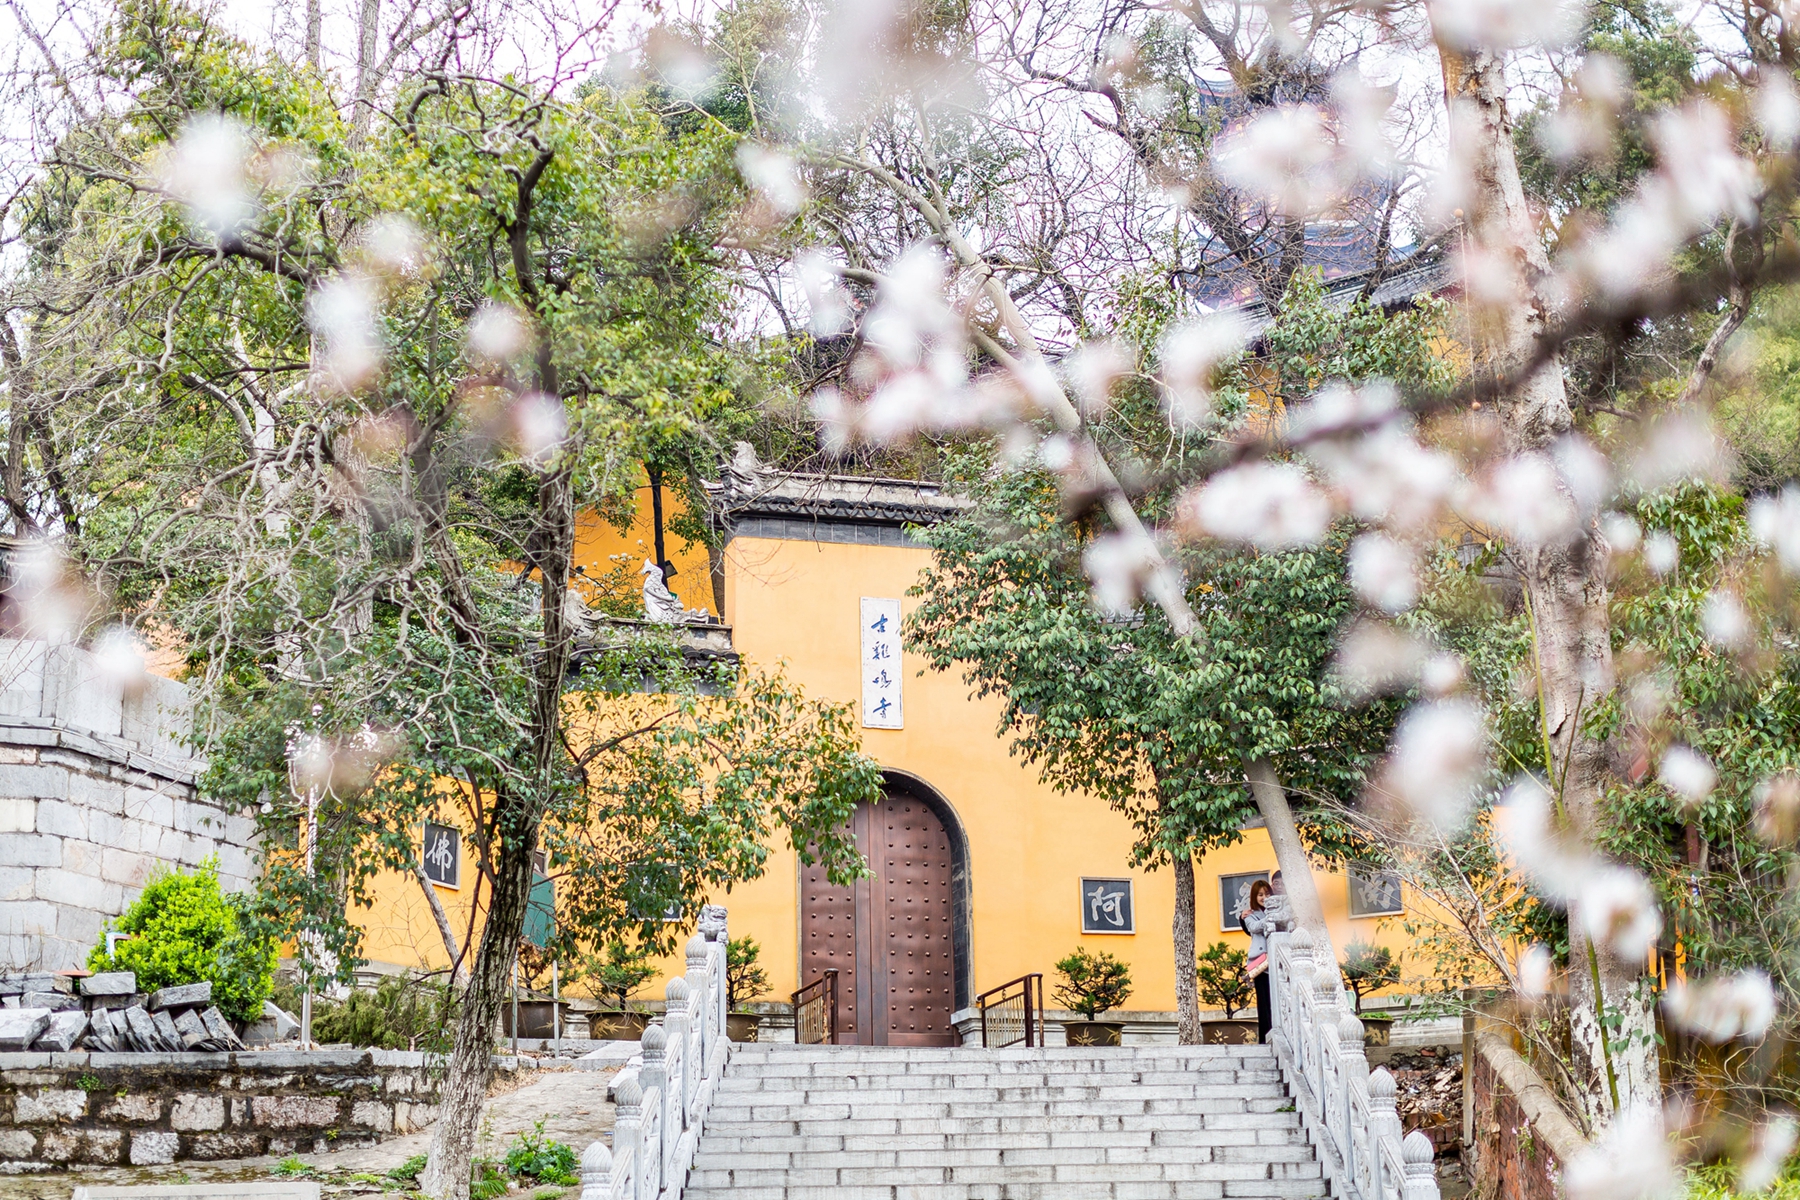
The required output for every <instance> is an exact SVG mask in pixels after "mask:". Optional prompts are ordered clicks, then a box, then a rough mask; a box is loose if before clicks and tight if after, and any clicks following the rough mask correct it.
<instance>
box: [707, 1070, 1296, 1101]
mask: <svg viewBox="0 0 1800 1200" xmlns="http://www.w3.org/2000/svg"><path fill="white" fill-rule="evenodd" d="M864 1082H865V1084H866V1086H861V1087H858V1086H855V1085H848V1086H847V1083H848V1081H846V1080H838V1079H814V1080H809V1081H806V1082H805V1083H803V1084H802V1085H800V1086H793V1085H789V1086H785V1087H750V1086H744V1085H741V1084H740V1085H736V1086H726V1087H722V1088H720V1089H719V1092H718V1100H717V1101H715V1103H727V1104H739V1105H742V1104H945V1103H953V1102H955V1103H964V1104H968V1103H984V1104H985V1103H997V1102H1006V1101H1018V1100H1033V1101H1045V1102H1053V1101H1059V1100H1081V1101H1087V1102H1090V1103H1096V1104H1100V1105H1110V1104H1113V1103H1115V1102H1116V1103H1120V1104H1125V1105H1128V1106H1129V1105H1134V1104H1136V1103H1137V1102H1139V1101H1143V1100H1193V1101H1205V1100H1229V1099H1234V1098H1235V1099H1239V1100H1267V1099H1286V1098H1287V1089H1286V1088H1284V1087H1282V1086H1281V1085H1280V1084H1279V1083H1222V1084H1202V1083H1156V1084H1137V1083H1127V1082H1119V1081H1114V1080H1111V1079H1107V1078H1105V1077H1104V1076H1098V1077H1094V1078H1090V1079H1089V1080H1088V1082H1087V1083H1085V1084H1002V1085H1000V1086H995V1085H994V1084H993V1083H991V1082H989V1081H983V1080H975V1081H972V1082H970V1083H967V1084H948V1085H946V1084H934V1085H932V1086H929V1087H924V1086H921V1087H915V1086H913V1085H912V1084H910V1083H908V1082H906V1081H904V1080H899V1079H893V1080H867V1081H864Z"/></svg>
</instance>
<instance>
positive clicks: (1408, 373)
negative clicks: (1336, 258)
mask: <svg viewBox="0 0 1800 1200" xmlns="http://www.w3.org/2000/svg"><path fill="white" fill-rule="evenodd" d="M1449 321H1450V312H1449V307H1448V305H1447V303H1446V302H1445V301H1443V300H1440V299H1437V298H1434V297H1421V298H1420V299H1419V301H1418V302H1417V303H1416V304H1415V305H1414V306H1413V307H1411V308H1408V309H1404V310H1402V311H1400V312H1398V313H1393V314H1389V313H1386V312H1383V311H1382V310H1381V308H1379V307H1378V306H1376V305H1375V304H1374V303H1372V302H1371V301H1368V300H1362V299H1358V300H1355V301H1353V302H1352V303H1350V304H1349V305H1347V306H1346V307H1344V308H1341V309H1337V308H1333V307H1332V306H1331V305H1330V304H1329V303H1328V302H1327V300H1326V295H1325V281H1324V276H1323V274H1322V273H1321V272H1320V271H1319V270H1318V269H1317V268H1309V269H1307V270H1304V271H1301V272H1300V273H1298V274H1297V275H1295V276H1294V278H1293V280H1292V282H1290V283H1289V285H1288V290H1287V294H1286V295H1285V296H1284V297H1282V301H1281V308H1280V309H1279V311H1278V312H1277V314H1276V320H1275V323H1274V324H1273V325H1271V326H1270V327H1269V329H1268V331H1267V333H1266V334H1265V335H1264V337H1265V339H1266V344H1267V351H1266V353H1265V354H1263V355H1262V356H1259V357H1257V358H1254V359H1246V360H1244V362H1243V366H1242V367H1241V368H1240V371H1239V376H1240V378H1239V381H1238V386H1239V387H1240V388H1247V387H1251V386H1257V385H1258V384H1259V383H1260V381H1261V373H1262V372H1263V371H1265V370H1266V371H1272V372H1273V374H1274V378H1275V386H1274V388H1273V389H1271V390H1272V391H1273V392H1274V393H1275V394H1276V395H1278V396H1281V397H1283V398H1284V399H1287V400H1290V401H1291V400H1297V399H1300V398H1303V397H1305V396H1309V395H1311V394H1312V393H1314V392H1316V391H1318V390H1319V388H1320V387H1322V386H1324V385H1325V384H1326V383H1329V382H1331V381H1333V380H1337V381H1345V382H1351V383H1358V382H1363V381H1367V380H1372V379H1393V380H1401V381H1404V382H1407V383H1410V384H1413V385H1415V386H1417V387H1420V388H1424V389H1429V390H1434V391H1441V390H1444V389H1446V388H1448V387H1449V386H1450V385H1451V384H1452V383H1453V382H1454V381H1455V374H1456V371H1455V366H1454V364H1453V363H1452V362H1451V360H1450V359H1449V358H1448V357H1447V356H1446V355H1447V352H1448V350H1449Z"/></svg>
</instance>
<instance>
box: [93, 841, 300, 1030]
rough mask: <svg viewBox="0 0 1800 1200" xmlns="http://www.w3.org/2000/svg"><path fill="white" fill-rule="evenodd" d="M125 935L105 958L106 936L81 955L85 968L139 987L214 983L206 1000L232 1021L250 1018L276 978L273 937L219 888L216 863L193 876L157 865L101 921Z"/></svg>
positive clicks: (240, 903) (148, 989)
mask: <svg viewBox="0 0 1800 1200" xmlns="http://www.w3.org/2000/svg"><path fill="white" fill-rule="evenodd" d="M107 929H108V930H117V931H119V932H122V933H128V934H130V935H131V936H130V937H128V938H123V939H121V940H120V941H118V942H117V943H116V945H115V950H114V954H113V956H112V957H110V958H109V957H108V956H107V953H106V931H105V930H103V931H102V932H101V936H100V941H99V942H98V943H97V944H96V945H95V946H94V948H93V950H91V951H90V952H89V953H88V959H87V965H88V969H89V970H91V971H134V972H136V973H137V983H138V989H139V990H140V991H146V992H151V991H155V990H157V989H158V988H165V987H175V986H178V985H180V984H184V983H208V982H210V983H211V984H212V985H213V992H212V994H213V1003H215V1004H217V1005H218V1006H219V1011H220V1012H222V1013H224V1014H225V1015H226V1016H227V1017H229V1018H231V1019H232V1020H234V1021H252V1020H255V1019H256V1018H257V1017H258V1016H260V1015H261V1014H262V1004H263V1001H264V1000H266V999H268V996H269V988H270V985H271V983H272V981H273V979H274V975H275V955H276V947H275V942H274V939H273V938H271V937H270V936H268V934H267V933H266V932H264V931H263V930H262V929H261V928H260V926H259V925H258V923H257V922H256V921H255V919H254V917H253V915H252V914H251V912H250V911H249V908H248V905H247V903H246V901H245V900H244V899H243V898H242V897H238V896H227V895H225V894H224V893H223V892H221V891H220V889H219V865H218V861H217V860H216V859H208V860H207V861H205V862H203V863H201V864H200V866H199V867H197V868H195V869H194V870H192V871H182V870H167V869H162V868H158V869H157V870H156V871H154V872H153V873H152V874H151V876H150V878H149V879H148V880H147V881H145V884H144V890H143V892H142V894H140V895H139V896H138V898H137V899H136V900H135V901H133V902H132V905H131V907H130V908H128V909H126V910H125V912H124V914H123V915H121V916H119V917H118V918H117V919H115V920H113V921H110V922H108V923H107Z"/></svg>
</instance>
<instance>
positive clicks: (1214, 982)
mask: <svg viewBox="0 0 1800 1200" xmlns="http://www.w3.org/2000/svg"><path fill="white" fill-rule="evenodd" d="M1245 962H1246V959H1245V958H1244V952H1243V951H1242V950H1239V949H1238V948H1237V947H1235V946H1233V945H1231V944H1229V943H1227V942H1214V943H1213V944H1212V945H1210V946H1208V947H1207V948H1206V950H1205V952H1204V953H1202V954H1201V955H1200V959H1199V963H1198V965H1197V966H1196V967H1195V968H1194V974H1195V975H1196V976H1197V977H1198V983H1199V986H1200V999H1201V1000H1202V1001H1204V1002H1205V1003H1206V1004H1208V1005H1211V1006H1212V1007H1213V1008H1222V1009H1224V1010H1225V1019H1226V1020H1228V1021H1229V1020H1230V1019H1231V1018H1232V1017H1235V1016H1237V1014H1238V1010H1239V1009H1240V1008H1245V1007H1247V1006H1248V1005H1249V1004H1250V998H1251V997H1252V996H1253V995H1254V994H1255V992H1256V983H1255V981H1254V980H1250V979H1246V978H1244V964H1245Z"/></svg>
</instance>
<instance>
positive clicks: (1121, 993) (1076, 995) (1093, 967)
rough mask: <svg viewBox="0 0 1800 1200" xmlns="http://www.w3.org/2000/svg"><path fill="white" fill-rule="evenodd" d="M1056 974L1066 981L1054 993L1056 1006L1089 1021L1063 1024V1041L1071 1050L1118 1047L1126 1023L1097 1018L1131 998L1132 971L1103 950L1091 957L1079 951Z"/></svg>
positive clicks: (1065, 1022)
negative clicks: (1083, 1047) (1074, 1047)
mask: <svg viewBox="0 0 1800 1200" xmlns="http://www.w3.org/2000/svg"><path fill="white" fill-rule="evenodd" d="M1056 973H1057V974H1058V975H1061V976H1062V980H1063V981H1062V982H1061V983H1060V984H1058V985H1057V986H1056V990H1055V992H1053V993H1052V994H1053V995H1054V996H1055V997H1056V1002H1057V1003H1058V1004H1060V1005H1062V1006H1063V1007H1064V1008H1066V1009H1068V1010H1070V1011H1071V1012H1078V1013H1080V1014H1081V1015H1082V1016H1083V1017H1085V1018H1087V1019H1086V1020H1084V1021H1064V1022H1063V1040H1064V1041H1066V1042H1067V1043H1068V1044H1069V1045H1071V1046H1117V1045H1118V1044H1119V1041H1120V1035H1121V1034H1122V1033H1123V1032H1124V1031H1125V1025H1124V1023H1123V1022H1120V1021H1099V1020H1095V1018H1096V1017H1098V1016H1099V1015H1100V1014H1101V1013H1103V1012H1105V1011H1107V1010H1108V1009H1112V1008H1117V1007H1119V1005H1121V1004H1123V1003H1125V1000H1126V997H1128V996H1130V995H1131V971H1130V970H1129V969H1128V968H1127V967H1126V966H1125V964H1124V963H1122V962H1120V961H1119V960H1118V959H1116V958H1114V957H1113V956H1112V955H1110V954H1108V953H1106V952H1105V951H1104V950H1102V951H1101V952H1100V953H1098V954H1089V953H1088V952H1087V951H1086V950H1083V949H1078V950H1076V951H1075V953H1073V954H1071V955H1069V957H1067V958H1065V959H1063V960H1062V961H1061V962H1059V963H1057V964H1056Z"/></svg>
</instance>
